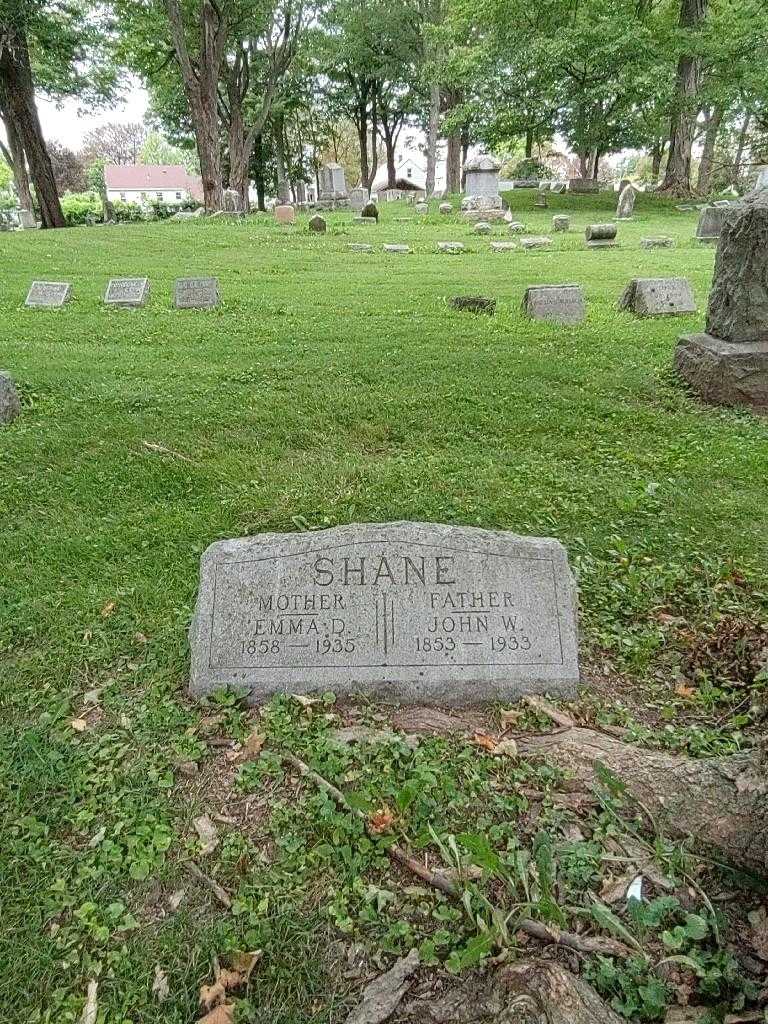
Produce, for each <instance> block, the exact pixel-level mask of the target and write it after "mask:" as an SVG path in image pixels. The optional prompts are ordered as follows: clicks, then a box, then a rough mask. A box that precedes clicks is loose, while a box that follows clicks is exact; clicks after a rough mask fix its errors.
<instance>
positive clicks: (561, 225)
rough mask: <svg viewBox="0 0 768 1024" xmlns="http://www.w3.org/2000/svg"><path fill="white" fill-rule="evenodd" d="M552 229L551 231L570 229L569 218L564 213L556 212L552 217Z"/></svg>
mask: <svg viewBox="0 0 768 1024" xmlns="http://www.w3.org/2000/svg"><path fill="white" fill-rule="evenodd" d="M552 230H553V231H570V230H571V218H570V217H566V216H565V214H556V215H555V216H554V217H553V218H552Z"/></svg>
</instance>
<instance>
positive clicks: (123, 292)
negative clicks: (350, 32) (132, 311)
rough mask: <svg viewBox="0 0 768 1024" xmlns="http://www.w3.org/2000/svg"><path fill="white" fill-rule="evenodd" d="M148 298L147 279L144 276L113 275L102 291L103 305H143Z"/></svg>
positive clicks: (128, 306) (129, 306)
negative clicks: (104, 290) (105, 288)
mask: <svg viewBox="0 0 768 1024" xmlns="http://www.w3.org/2000/svg"><path fill="white" fill-rule="evenodd" d="M148 298H149V279H148V278H146V277H113V278H111V279H110V282H109V284H108V285H107V290H106V292H105V293H104V305H105V306H125V307H126V308H136V307H137V306H143V305H144V304H145V303H146V301H147V299H148Z"/></svg>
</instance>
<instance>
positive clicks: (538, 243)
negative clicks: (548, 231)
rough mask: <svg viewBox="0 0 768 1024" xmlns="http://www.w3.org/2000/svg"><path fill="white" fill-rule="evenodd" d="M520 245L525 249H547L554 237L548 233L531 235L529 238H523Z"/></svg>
mask: <svg viewBox="0 0 768 1024" xmlns="http://www.w3.org/2000/svg"><path fill="white" fill-rule="evenodd" d="M520 245H521V246H522V247H523V249H547V248H548V247H549V246H550V245H552V239H551V238H547V236H546V235H531V236H530V237H529V238H521V239H520Z"/></svg>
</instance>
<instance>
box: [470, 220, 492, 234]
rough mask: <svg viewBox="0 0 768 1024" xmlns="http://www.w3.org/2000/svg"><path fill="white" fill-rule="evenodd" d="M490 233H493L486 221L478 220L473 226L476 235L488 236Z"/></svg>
mask: <svg viewBox="0 0 768 1024" xmlns="http://www.w3.org/2000/svg"><path fill="white" fill-rule="evenodd" d="M491 231H493V228H492V227H491V225H490V224H489V223H488V221H486V220H479V221H478V222H477V224H475V227H474V232H475V234H476V235H490V233H491Z"/></svg>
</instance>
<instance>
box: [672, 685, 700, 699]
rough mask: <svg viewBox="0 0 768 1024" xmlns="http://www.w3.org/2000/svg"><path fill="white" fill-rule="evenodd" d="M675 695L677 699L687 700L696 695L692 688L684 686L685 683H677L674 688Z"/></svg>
mask: <svg viewBox="0 0 768 1024" xmlns="http://www.w3.org/2000/svg"><path fill="white" fill-rule="evenodd" d="M675 693H676V694H677V696H678V697H685V698H686V700H687V699H688V698H689V697H692V696H693V695H694V693H696V689H695V687H693V686H686V685H685V683H678V684H677V686H676V687H675Z"/></svg>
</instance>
